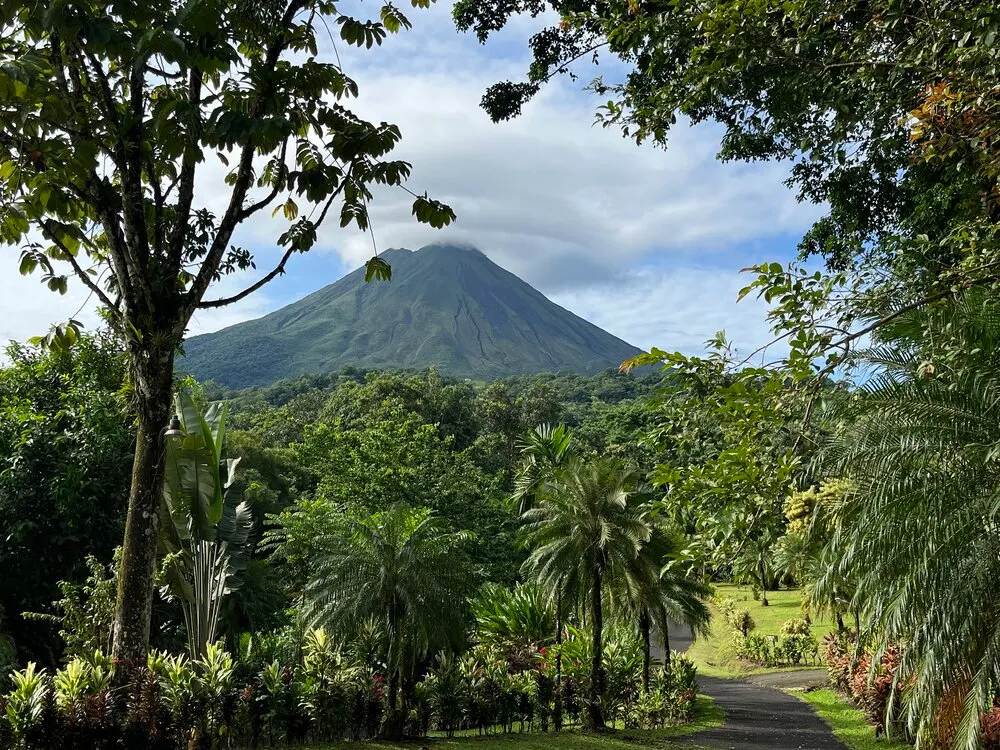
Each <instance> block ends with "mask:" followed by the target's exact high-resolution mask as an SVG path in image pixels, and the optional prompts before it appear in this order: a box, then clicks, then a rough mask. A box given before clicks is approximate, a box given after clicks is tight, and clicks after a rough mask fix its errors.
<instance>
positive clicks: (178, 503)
mask: <svg viewBox="0 0 1000 750" xmlns="http://www.w3.org/2000/svg"><path fill="white" fill-rule="evenodd" d="M174 404H175V408H176V410H177V415H178V417H179V418H180V421H181V426H182V427H183V430H184V435H183V436H182V437H173V438H171V439H170V440H168V441H167V466H166V476H165V480H164V483H163V501H164V502H163V504H162V506H161V519H160V521H161V522H160V555H161V559H162V561H163V562H162V566H161V574H162V576H163V584H164V588H165V593H166V594H167V595H168V596H173V597H176V598H177V599H178V600H179V602H180V605H181V609H182V610H183V612H184V620H185V624H186V625H187V631H188V646H189V648H190V650H191V655H192V657H197V656H200V655H201V654H202V653H203V652H204V650H205V647H206V645H207V644H208V643H211V642H213V641H214V640H215V636H216V630H217V628H218V621H219V613H220V608H221V604H222V600H223V598H225V596H226V595H227V594H228V593H229V592H231V591H233V590H234V589H235V588H237V587H238V586H239V583H240V581H239V575H238V574H239V573H240V572H241V571H242V570H244V569H245V568H246V565H247V562H248V560H249V557H250V552H251V544H250V534H251V531H252V529H253V519H252V516H251V512H250V506H249V505H247V503H245V502H240V503H237V502H236V500H235V499H231V498H230V497H229V492H228V490H229V488H230V487H231V486H232V484H233V482H234V480H235V475H236V467H237V466H238V465H239V459H238V458H235V459H232V458H230V459H223V449H224V445H225V438H226V414H227V409H226V406H225V405H224V404H213V405H212V406H210V407H209V408H208V409H207V410H206V411H205V413H204V414H202V413H201V411H200V410H199V409H198V407H197V406H196V405H195V403H194V401H193V400H192V399H191V397H190V396H189V395H188V394H186V393H179V394H178V395H177V397H176V398H175V400H174Z"/></svg>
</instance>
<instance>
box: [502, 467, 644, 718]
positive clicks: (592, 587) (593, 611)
mask: <svg viewBox="0 0 1000 750" xmlns="http://www.w3.org/2000/svg"><path fill="white" fill-rule="evenodd" d="M636 482H637V475H636V472H635V470H634V469H632V468H629V467H625V466H623V465H622V464H620V463H618V462H616V461H611V460H606V459H596V460H593V461H590V462H588V463H584V462H582V461H581V460H579V459H574V460H572V461H571V462H570V463H569V464H568V465H567V466H566V468H565V469H564V470H563V471H560V472H558V473H557V474H556V475H555V476H554V477H553V478H552V479H551V480H550V481H548V482H546V483H545V484H544V485H543V487H542V489H541V491H540V493H539V496H538V499H537V502H536V505H535V507H534V508H532V509H530V510H528V511H527V513H525V515H524V516H522V521H523V523H524V526H523V529H522V539H523V541H524V543H525V545H526V546H527V547H528V548H529V549H530V550H531V552H530V554H529V556H528V559H527V560H526V561H525V563H524V571H525V573H526V574H527V575H528V577H529V578H531V579H532V580H535V581H537V582H538V583H539V585H541V586H542V587H543V588H544V589H546V590H547V591H549V592H552V594H556V593H558V592H560V591H564V590H567V589H568V590H571V591H580V592H586V595H587V597H588V599H589V600H590V602H589V614H590V620H589V626H590V628H591V632H592V639H593V643H592V647H593V649H592V650H593V653H592V655H591V670H590V671H591V674H590V677H591V684H590V694H589V701H588V722H589V724H590V726H592V727H593V728H595V729H600V728H602V727H603V726H604V715H603V711H602V708H601V697H602V695H603V693H604V671H603V665H602V659H603V629H604V608H603V607H604V588H603V586H604V582H605V579H608V580H613V579H614V576H615V575H616V574H617V572H618V571H619V570H621V571H623V572H624V570H625V569H626V568H627V567H628V566H629V565H631V564H632V563H633V561H634V560H635V558H636V557H637V556H638V555H639V552H640V550H641V549H642V546H643V544H645V543H646V542H647V541H648V540H649V536H650V527H649V523H648V519H647V512H646V510H645V508H644V507H642V506H640V505H639V503H637V502H635V500H634V499H633V498H632V497H631V492H632V491H633V490H634V489H635V486H636Z"/></svg>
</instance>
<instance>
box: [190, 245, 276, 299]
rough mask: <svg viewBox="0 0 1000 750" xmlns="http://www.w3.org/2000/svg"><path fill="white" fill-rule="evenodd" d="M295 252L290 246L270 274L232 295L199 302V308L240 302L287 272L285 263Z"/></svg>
mask: <svg viewBox="0 0 1000 750" xmlns="http://www.w3.org/2000/svg"><path fill="white" fill-rule="evenodd" d="M293 253H295V248H294V247H290V248H288V249H287V250H285V254H284V255H282V256H281V261H280V262H279V263H278V265H277V266H275V267H274V270H272V271H271V272H270V273H269V274H267V275H266V276H264V277H263V278H261V279H259V280H258V281H257V282H255V283H253V284H251V285H250V286H248V287H247V288H246V289H244V290H243V291H242V292H240V293H239V294H234V295H233V296H232V297H223V298H222V299H213V300H208V301H203V302H199V303H198V309H199V310H210V309H212V308H215V307H225V306H226V305H231V304H232V303H234V302H239V301H240V300H241V299H243V298H244V297H249V296H250V295H251V294H253V293H254V292H256V291H257V290H258V289H260V288H261V287H262V286H264V285H265V284H267V283H268V282H269V281H271V280H273V279H274V278H275V277H276V276H280V275H281V274H283V273H284V272H285V264H286V263H287V262H288V259H289V258H291V257H292V254H293Z"/></svg>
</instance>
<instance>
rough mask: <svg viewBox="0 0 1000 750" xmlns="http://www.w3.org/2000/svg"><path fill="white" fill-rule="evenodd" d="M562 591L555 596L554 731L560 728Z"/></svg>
mask: <svg viewBox="0 0 1000 750" xmlns="http://www.w3.org/2000/svg"><path fill="white" fill-rule="evenodd" d="M561 646H562V592H561V591H560V592H559V594H558V595H557V596H556V689H555V696H556V700H555V706H554V707H553V711H552V724H553V727H554V728H555V731H557V732H558V731H559V730H560V729H562V649H561V648H560V647H561Z"/></svg>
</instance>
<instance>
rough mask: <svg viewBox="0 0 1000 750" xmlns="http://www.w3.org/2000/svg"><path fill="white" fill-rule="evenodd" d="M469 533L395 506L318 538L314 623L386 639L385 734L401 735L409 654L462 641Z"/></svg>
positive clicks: (309, 606) (309, 591) (310, 589)
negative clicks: (376, 632) (368, 628)
mask: <svg viewBox="0 0 1000 750" xmlns="http://www.w3.org/2000/svg"><path fill="white" fill-rule="evenodd" d="M467 536H468V535H467V534H464V533H449V532H448V531H447V530H446V529H445V528H444V527H443V526H442V525H441V523H440V522H439V521H438V520H437V519H436V518H435V517H434V516H433V515H431V512H430V511H429V510H427V509H424V508H420V509H413V508H410V507H408V506H404V505H395V506H393V507H391V508H389V510H387V511H384V512H382V513H377V514H375V515H373V516H369V517H361V518H351V517H347V518H345V519H344V521H343V523H342V525H341V527H340V528H339V529H337V530H336V531H335V532H334V533H332V534H331V535H330V536H329V537H328V538H326V539H322V540H320V544H319V547H320V549H321V551H320V552H319V553H318V555H317V557H316V559H315V560H314V565H313V571H314V572H313V576H312V580H311V582H310V583H309V584H308V585H307V586H306V590H305V598H306V611H307V613H308V615H309V616H310V617H311V619H312V620H313V622H314V623H316V624H323V625H325V626H327V627H329V628H330V629H331V630H333V631H334V632H337V633H340V634H344V635H349V634H351V633H353V632H355V631H357V630H358V629H359V628H361V627H363V626H364V625H365V623H366V622H370V621H376V622H378V623H380V625H381V626H382V627H383V628H384V631H385V633H386V634H387V638H386V642H387V654H386V664H387V667H388V672H389V674H388V677H389V696H388V699H389V712H388V716H387V719H386V724H385V728H384V730H383V731H384V733H385V735H386V736H388V737H390V738H399V737H400V736H402V729H403V719H404V718H405V712H404V711H400V710H399V706H398V703H397V700H398V694H399V687H400V683H401V681H402V679H403V678H404V677H405V674H404V664H405V662H406V661H407V660H406V659H404V658H403V655H404V654H407V655H408V656H411V657H413V658H414V659H416V658H421V657H423V656H426V655H427V654H428V653H430V652H432V651H436V650H437V649H439V648H455V647H457V646H458V645H459V644H460V642H461V639H462V637H463V628H464V622H465V619H464V616H463V614H464V613H463V610H462V606H461V604H460V603H461V602H463V601H464V596H465V590H466V582H467V580H468V566H467V565H466V564H465V558H464V555H463V554H462V551H461V549H460V547H461V544H462V542H463V541H465V539H466V538H467Z"/></svg>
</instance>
